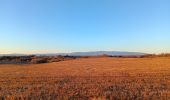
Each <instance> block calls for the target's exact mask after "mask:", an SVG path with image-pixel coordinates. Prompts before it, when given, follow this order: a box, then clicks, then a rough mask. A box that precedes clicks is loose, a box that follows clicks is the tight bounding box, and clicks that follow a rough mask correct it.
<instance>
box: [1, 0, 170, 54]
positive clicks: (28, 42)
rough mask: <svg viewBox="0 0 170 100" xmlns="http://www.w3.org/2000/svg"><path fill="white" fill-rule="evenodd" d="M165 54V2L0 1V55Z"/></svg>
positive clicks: (168, 41) (169, 1)
mask: <svg viewBox="0 0 170 100" xmlns="http://www.w3.org/2000/svg"><path fill="white" fill-rule="evenodd" d="M77 51H132V52H146V53H163V52H170V0H0V54H7V53H26V54H27V53H28V54H31V53H54V52H56V53H58V52H77Z"/></svg>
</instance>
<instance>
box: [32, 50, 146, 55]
mask: <svg viewBox="0 0 170 100" xmlns="http://www.w3.org/2000/svg"><path fill="white" fill-rule="evenodd" d="M103 54H106V55H110V56H129V55H146V53H141V52H126V51H90V52H72V53H49V54H35V55H38V56H54V55H62V56H66V55H68V56H98V55H103Z"/></svg>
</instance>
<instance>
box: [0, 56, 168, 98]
mask: <svg viewBox="0 0 170 100" xmlns="http://www.w3.org/2000/svg"><path fill="white" fill-rule="evenodd" d="M5 98H6V99H12V100H13V99H21V100H22V99H24V98H25V99H26V100H32V99H35V100H37V99H39V98H41V99H42V100H48V99H51V100H55V99H58V100H67V99H69V100H75V99H76V100H86V99H91V100H95V99H100V100H101V99H108V100H109V99H111V100H112V99H113V100H119V99H122V100H144V99H151V100H170V57H156V58H109V57H108V58H107V57H105V58H81V59H75V60H69V61H63V62H56V63H48V64H34V65H31V64H30V65H29V64H28V65H24V64H23V65H0V100H1V99H5Z"/></svg>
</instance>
